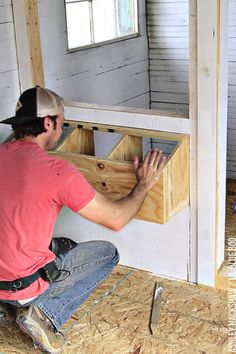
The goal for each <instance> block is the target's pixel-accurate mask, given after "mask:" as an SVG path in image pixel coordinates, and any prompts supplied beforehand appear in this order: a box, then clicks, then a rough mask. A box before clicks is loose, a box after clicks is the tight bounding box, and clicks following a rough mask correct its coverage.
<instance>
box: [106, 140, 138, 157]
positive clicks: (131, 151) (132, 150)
mask: <svg viewBox="0 0 236 354" xmlns="http://www.w3.org/2000/svg"><path fill="white" fill-rule="evenodd" d="M134 156H138V158H139V160H140V159H141V158H142V138H141V137H139V136H131V135H125V136H124V137H122V138H121V140H120V141H119V142H118V144H117V145H116V146H115V148H114V149H113V151H112V152H111V153H110V154H108V156H107V159H108V160H122V161H133V160H134Z"/></svg>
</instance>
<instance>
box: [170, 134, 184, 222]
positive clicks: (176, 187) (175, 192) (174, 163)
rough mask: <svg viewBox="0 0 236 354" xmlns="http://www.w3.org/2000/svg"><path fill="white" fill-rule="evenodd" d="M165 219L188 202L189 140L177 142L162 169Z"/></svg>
mask: <svg viewBox="0 0 236 354" xmlns="http://www.w3.org/2000/svg"><path fill="white" fill-rule="evenodd" d="M164 181H165V182H164V189H165V191H164V195H165V201H164V204H165V209H166V221H167V220H168V219H169V218H170V217H172V216H173V215H174V214H176V212H177V211H178V210H180V209H182V208H183V207H185V206H187V205H188V204H189V140H188V139H187V138H186V139H185V140H184V141H182V142H181V143H179V144H178V145H177V147H176V149H175V151H174V152H173V153H172V154H171V156H170V158H169V159H168V162H167V165H166V167H165V169H164Z"/></svg>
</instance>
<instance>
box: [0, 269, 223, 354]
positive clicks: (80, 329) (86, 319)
mask: <svg viewBox="0 0 236 354" xmlns="http://www.w3.org/2000/svg"><path fill="white" fill-rule="evenodd" d="M130 270H131V269H130V268H125V267H120V266H119V267H117V268H116V269H115V270H114V271H113V273H112V275H111V276H110V277H109V278H108V279H107V280H106V281H104V282H103V283H102V284H101V285H100V286H99V287H98V288H97V289H96V290H95V292H94V293H93V294H92V295H91V296H90V297H89V299H88V300H87V301H86V302H85V303H84V304H83V305H82V306H81V307H80V308H79V309H78V311H77V312H76V313H75V314H74V315H73V316H72V317H71V319H70V320H69V321H67V322H66V323H65V324H64V326H63V328H62V329H63V332H64V333H65V337H66V340H67V342H66V345H65V347H64V349H63V354H75V353H76V354H91V353H96V354H125V353H127V354H137V353H139V354H177V353H183V354H197V353H198V354H199V353H209V354H210V353H212V354H213V353H214V354H217V353H220V354H226V353H228V351H227V349H228V348H227V338H228V329H227V324H228V318H227V317H228V313H227V294H226V293H225V292H221V291H214V290H213V289H210V288H205V287H204V288H202V287H198V286H194V285H190V284H187V283H183V282H177V281H171V280H167V279H163V278H159V277H156V276H154V275H151V274H150V273H147V272H143V271H139V270H133V272H132V274H131V275H130V276H129V277H128V278H127V279H126V280H124V281H123V282H122V283H120V284H118V285H117V287H116V288H115V289H114V290H113V291H112V292H111V293H110V294H109V295H107V296H105V297H104V294H105V293H106V292H107V291H108V290H109V289H110V288H111V287H112V286H113V285H114V284H116V283H117V282H120V281H121V280H122V278H123V277H124V275H125V274H127V273H128V272H130ZM158 281H161V282H162V284H163V286H164V291H163V294H162V305H161V315H160V319H159V323H158V328H157V333H156V334H155V336H152V335H151V333H150V330H149V319H150V314H151V305H152V298H153V291H154V286H155V283H156V282H158ZM101 297H103V300H102V301H100V299H101ZM13 333H14V335H13ZM0 350H1V351H2V352H4V353H5V354H10V353H17V354H31V353H35V354H41V353H42V352H41V351H40V350H35V349H33V344H32V340H31V339H30V338H29V337H28V336H27V335H26V334H25V333H23V332H22V331H21V330H20V329H19V328H18V327H17V326H16V325H14V324H13V325H11V326H9V327H2V328H1V331H0Z"/></svg>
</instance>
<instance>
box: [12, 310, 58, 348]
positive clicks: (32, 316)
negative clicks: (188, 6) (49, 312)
mask: <svg viewBox="0 0 236 354" xmlns="http://www.w3.org/2000/svg"><path fill="white" fill-rule="evenodd" d="M16 323H17V324H18V326H19V327H20V328H21V329H22V331H24V332H25V333H27V334H28V335H29V336H30V337H31V338H32V339H33V341H34V344H35V345H36V347H39V348H40V349H41V350H44V351H46V352H48V353H59V352H60V351H61V350H62V347H63V344H64V337H63V335H62V334H61V333H59V332H56V330H55V327H54V325H53V324H52V322H51V321H50V320H49V319H48V318H47V316H46V315H45V314H44V313H43V312H42V311H41V310H40V309H39V308H38V307H37V306H30V307H29V309H28V310H25V309H24V310H23V311H22V312H21V313H20V314H19V315H17V318H16Z"/></svg>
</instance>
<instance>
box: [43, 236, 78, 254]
mask: <svg viewBox="0 0 236 354" xmlns="http://www.w3.org/2000/svg"><path fill="white" fill-rule="evenodd" d="M75 246H77V243H76V242H75V241H73V240H71V239H69V238H67V237H54V238H53V239H52V241H51V243H50V246H49V249H50V250H51V251H52V252H53V253H54V254H55V255H56V256H58V255H59V254H60V253H64V252H66V251H69V250H71V249H72V248H74V247H75Z"/></svg>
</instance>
